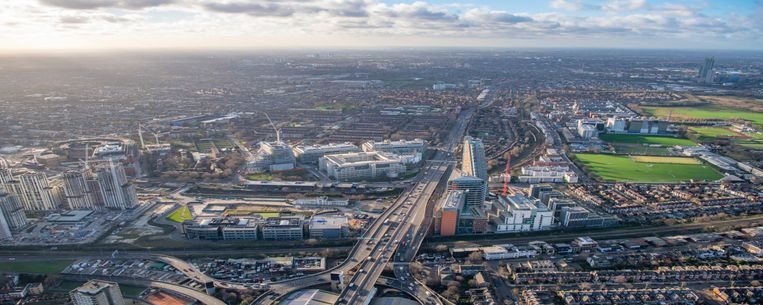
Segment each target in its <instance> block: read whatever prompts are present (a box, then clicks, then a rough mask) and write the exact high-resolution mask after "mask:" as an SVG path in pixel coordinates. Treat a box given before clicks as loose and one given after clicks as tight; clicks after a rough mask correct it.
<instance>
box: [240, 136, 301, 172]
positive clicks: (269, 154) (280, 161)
mask: <svg viewBox="0 0 763 305" xmlns="http://www.w3.org/2000/svg"><path fill="white" fill-rule="evenodd" d="M296 160H297V159H296V158H295V157H294V152H293V151H292V150H291V147H289V145H286V143H284V142H281V141H276V142H265V141H263V142H260V149H259V150H258V151H257V154H255V155H254V158H253V159H252V160H251V161H249V162H247V165H246V169H247V172H250V173H262V172H267V171H271V172H277V171H286V170H290V169H293V168H294V164H295V163H296Z"/></svg>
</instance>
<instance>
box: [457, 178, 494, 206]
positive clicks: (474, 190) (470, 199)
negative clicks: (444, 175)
mask: <svg viewBox="0 0 763 305" xmlns="http://www.w3.org/2000/svg"><path fill="white" fill-rule="evenodd" d="M448 184H450V189H451V190H461V191H464V197H465V204H466V205H468V206H475V205H482V203H483V202H485V197H486V196H487V184H486V183H485V181H484V180H482V179H480V178H477V177H471V176H461V177H458V178H455V179H453V180H450V181H448Z"/></svg>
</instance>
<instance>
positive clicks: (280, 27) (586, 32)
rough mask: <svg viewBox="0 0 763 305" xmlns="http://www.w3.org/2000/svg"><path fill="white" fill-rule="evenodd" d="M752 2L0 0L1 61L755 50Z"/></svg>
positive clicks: (757, 36)
mask: <svg viewBox="0 0 763 305" xmlns="http://www.w3.org/2000/svg"><path fill="white" fill-rule="evenodd" d="M762 20H763V2H761V1H755V0H731V1H683V0H553V1H516V0H505V1H501V0H480V1H450V0H427V1H403V0H383V1H382V0H315V1H313V0H282V1H276V0H272V1H267V0H265V1H258V0H226V1H210V0H5V1H2V3H0V41H2V44H0V50H2V51H5V52H13V51H15V50H38V51H40V50H42V51H46V50H101V49H106V50H108V49H242V48H243V49H249V48H301V47H312V48H337V47H350V48H353V47H361V48H364V47H372V48H376V47H399V46H410V47H451V46H459V47H583V48H591V47H593V48H597V47H599V48H669V49H672V48H675V49H696V48H699V49H755V50H757V49H761V48H762V47H763V30H762V29H763V21H762Z"/></svg>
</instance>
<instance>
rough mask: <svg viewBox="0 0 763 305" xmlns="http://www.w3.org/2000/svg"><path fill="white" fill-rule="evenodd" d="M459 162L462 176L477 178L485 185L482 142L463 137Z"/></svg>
mask: <svg viewBox="0 0 763 305" xmlns="http://www.w3.org/2000/svg"><path fill="white" fill-rule="evenodd" d="M461 162H462V164H461V172H463V175H464V176H472V177H477V178H480V179H482V180H483V181H485V183H487V181H488V176H487V160H486V159H485V145H484V144H483V143H482V140H480V139H476V138H472V137H469V136H467V137H464V143H463V153H462V158H461Z"/></svg>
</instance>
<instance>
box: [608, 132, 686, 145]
mask: <svg viewBox="0 0 763 305" xmlns="http://www.w3.org/2000/svg"><path fill="white" fill-rule="evenodd" d="M599 138H600V139H602V140H603V141H605V142H609V143H626V144H657V145H664V146H676V145H678V146H697V144H696V143H694V142H692V141H691V140H689V139H681V138H674V137H661V136H645V135H629V134H603V135H600V136H599Z"/></svg>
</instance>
